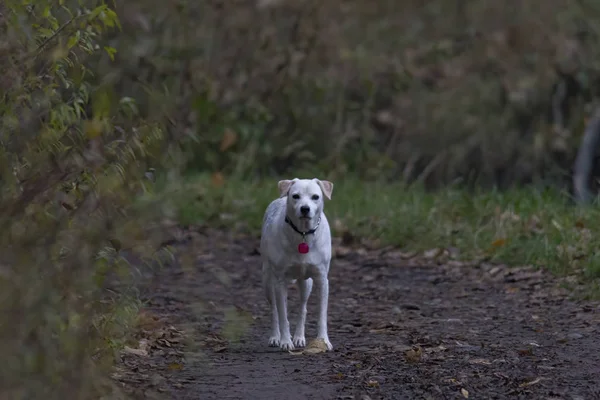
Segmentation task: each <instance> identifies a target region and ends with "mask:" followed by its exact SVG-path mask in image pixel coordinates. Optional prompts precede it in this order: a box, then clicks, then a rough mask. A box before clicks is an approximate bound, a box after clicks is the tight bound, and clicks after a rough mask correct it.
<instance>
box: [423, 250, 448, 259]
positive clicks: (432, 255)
mask: <svg viewBox="0 0 600 400" xmlns="http://www.w3.org/2000/svg"><path fill="white" fill-rule="evenodd" d="M443 252H444V249H440V248H435V249H431V250H427V251H426V252H424V253H423V257H425V258H429V259H432V258H437V257H439V256H440V255H441V254H442V253H443Z"/></svg>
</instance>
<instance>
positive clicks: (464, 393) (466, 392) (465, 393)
mask: <svg viewBox="0 0 600 400" xmlns="http://www.w3.org/2000/svg"><path fill="white" fill-rule="evenodd" d="M460 393H461V394H462V395H463V397H464V398H465V399H468V398H469V391H468V390H467V389H465V388H462V389H460Z"/></svg>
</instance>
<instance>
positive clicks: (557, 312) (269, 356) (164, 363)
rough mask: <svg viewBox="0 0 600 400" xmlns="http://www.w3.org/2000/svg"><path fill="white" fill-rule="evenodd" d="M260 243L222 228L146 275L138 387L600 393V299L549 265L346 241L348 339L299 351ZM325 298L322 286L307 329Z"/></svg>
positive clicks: (153, 393) (457, 395) (333, 330)
mask: <svg viewBox="0 0 600 400" xmlns="http://www.w3.org/2000/svg"><path fill="white" fill-rule="evenodd" d="M257 246H258V239H255V238H252V239H248V238H239V237H238V238H235V237H230V236H227V235H225V234H219V233H215V232H210V233H205V234H196V235H195V236H194V237H193V238H192V239H191V241H189V242H188V243H187V244H185V245H184V246H180V250H181V251H182V252H183V253H184V254H187V255H188V256H189V255H190V254H193V259H194V261H193V263H192V265H193V268H183V267H180V266H173V267H169V268H166V269H165V270H163V271H162V272H161V273H160V274H159V276H158V277H157V279H156V280H155V281H154V283H153V284H152V285H151V286H147V287H146V290H145V294H146V296H147V299H148V305H147V307H148V312H150V313H152V315H154V317H152V318H149V323H148V327H147V330H146V331H144V332H143V334H142V335H141V338H142V342H141V343H140V347H142V346H146V347H147V351H148V355H139V354H137V353H136V352H135V351H132V352H131V353H133V354H124V355H123V363H122V365H121V367H120V368H119V370H118V372H117V373H116V374H115V378H117V379H118V380H120V381H121V382H123V384H124V385H125V387H126V388H127V389H128V390H130V391H132V392H133V393H134V394H136V397H138V398H170V399H207V400H208V399H257V400H258V399H260V400H268V399H273V400H275V399H277V400H284V399H290V400H296V399H298V400H300V399H365V400H366V399H464V398H470V399H504V398H511V399H513V398H514V399H599V398H600V329H599V325H600V306H599V305H598V304H597V303H577V302H572V301H570V300H568V299H567V296H566V294H565V293H564V291H562V290H560V289H558V286H557V284H556V282H555V281H554V280H553V279H552V278H551V277H549V276H548V275H547V274H543V273H541V272H539V271H534V270H529V269H508V268H505V267H499V266H493V265H478V266H477V265H464V264H459V263H456V262H452V261H449V262H446V263H444V264H443V265H437V263H436V262H434V261H430V262H425V261H420V262H419V261H417V260H412V261H411V260H404V259H402V257H401V254H399V253H398V252H393V251H391V252H385V251H372V252H365V251H362V252H361V251H359V252H349V253H348V252H346V253H347V254H345V255H344V256H343V257H341V256H340V257H336V258H335V259H334V261H333V263H332V269H331V273H330V318H329V324H330V325H329V326H330V333H329V336H330V339H331V341H332V343H333V345H334V347H335V350H334V352H332V353H326V354H316V355H292V354H289V353H283V352H280V351H278V350H277V349H272V348H269V347H267V345H266V343H267V332H268V324H269V313H268V308H267V304H266V301H265V300H264V298H263V292H262V290H261V289H260V267H259V265H260V262H259V260H260V256H259V255H258V253H257V252H256V251H255V249H256V248H257ZM191 249H194V250H191ZM221 270H222V271H225V272H226V273H227V277H228V278H223V277H221V278H219V277H220V276H222V273H221V272H219V271H221ZM227 280H228V282H227ZM290 297H291V300H290V307H292V310H291V316H290V321H293V320H294V319H293V318H294V315H295V312H296V308H295V307H294V306H296V305H297V300H298V293H297V292H296V290H291V292H290ZM231 307H233V308H231ZM226 310H229V311H226ZM231 310H235V312H236V313H237V315H238V318H240V319H242V320H247V321H249V327H248V329H246V330H245V332H244V333H243V335H242V336H241V339H240V342H239V343H237V344H235V343H228V342H227V341H226V340H225V339H224V335H225V333H226V332H229V331H230V329H229V328H228V327H227V324H226V323H225V317H224V314H226V313H231V312H232V311H231ZM316 310H317V309H316V296H315V295H314V294H313V296H311V301H310V302H309V311H308V325H307V340H310V338H312V337H314V335H315V334H316V325H315V321H316ZM165 324H170V325H172V327H171V328H168V327H167V328H164V327H165V326H166V325H165ZM157 327H162V328H160V329H159V328H157ZM182 331H185V332H186V333H185V334H182V333H181V332H182ZM157 332H158V333H157ZM419 353H421V355H420V357H419Z"/></svg>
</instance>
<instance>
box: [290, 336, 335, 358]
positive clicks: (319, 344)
mask: <svg viewBox="0 0 600 400" xmlns="http://www.w3.org/2000/svg"><path fill="white" fill-rule="evenodd" d="M326 351H327V345H326V344H325V341H324V340H323V339H313V340H311V341H310V342H309V343H308V345H306V347H305V348H304V349H303V350H290V351H288V353H290V354H292V355H294V356H300V355H307V354H319V353H325V352H326Z"/></svg>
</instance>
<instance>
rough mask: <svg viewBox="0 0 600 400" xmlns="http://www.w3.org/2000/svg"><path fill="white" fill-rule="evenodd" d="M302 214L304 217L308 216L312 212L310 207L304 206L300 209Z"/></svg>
mask: <svg viewBox="0 0 600 400" xmlns="http://www.w3.org/2000/svg"><path fill="white" fill-rule="evenodd" d="M300 212H301V213H302V215H306V214H308V213H309V212H310V207H309V206H302V207H300Z"/></svg>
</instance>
